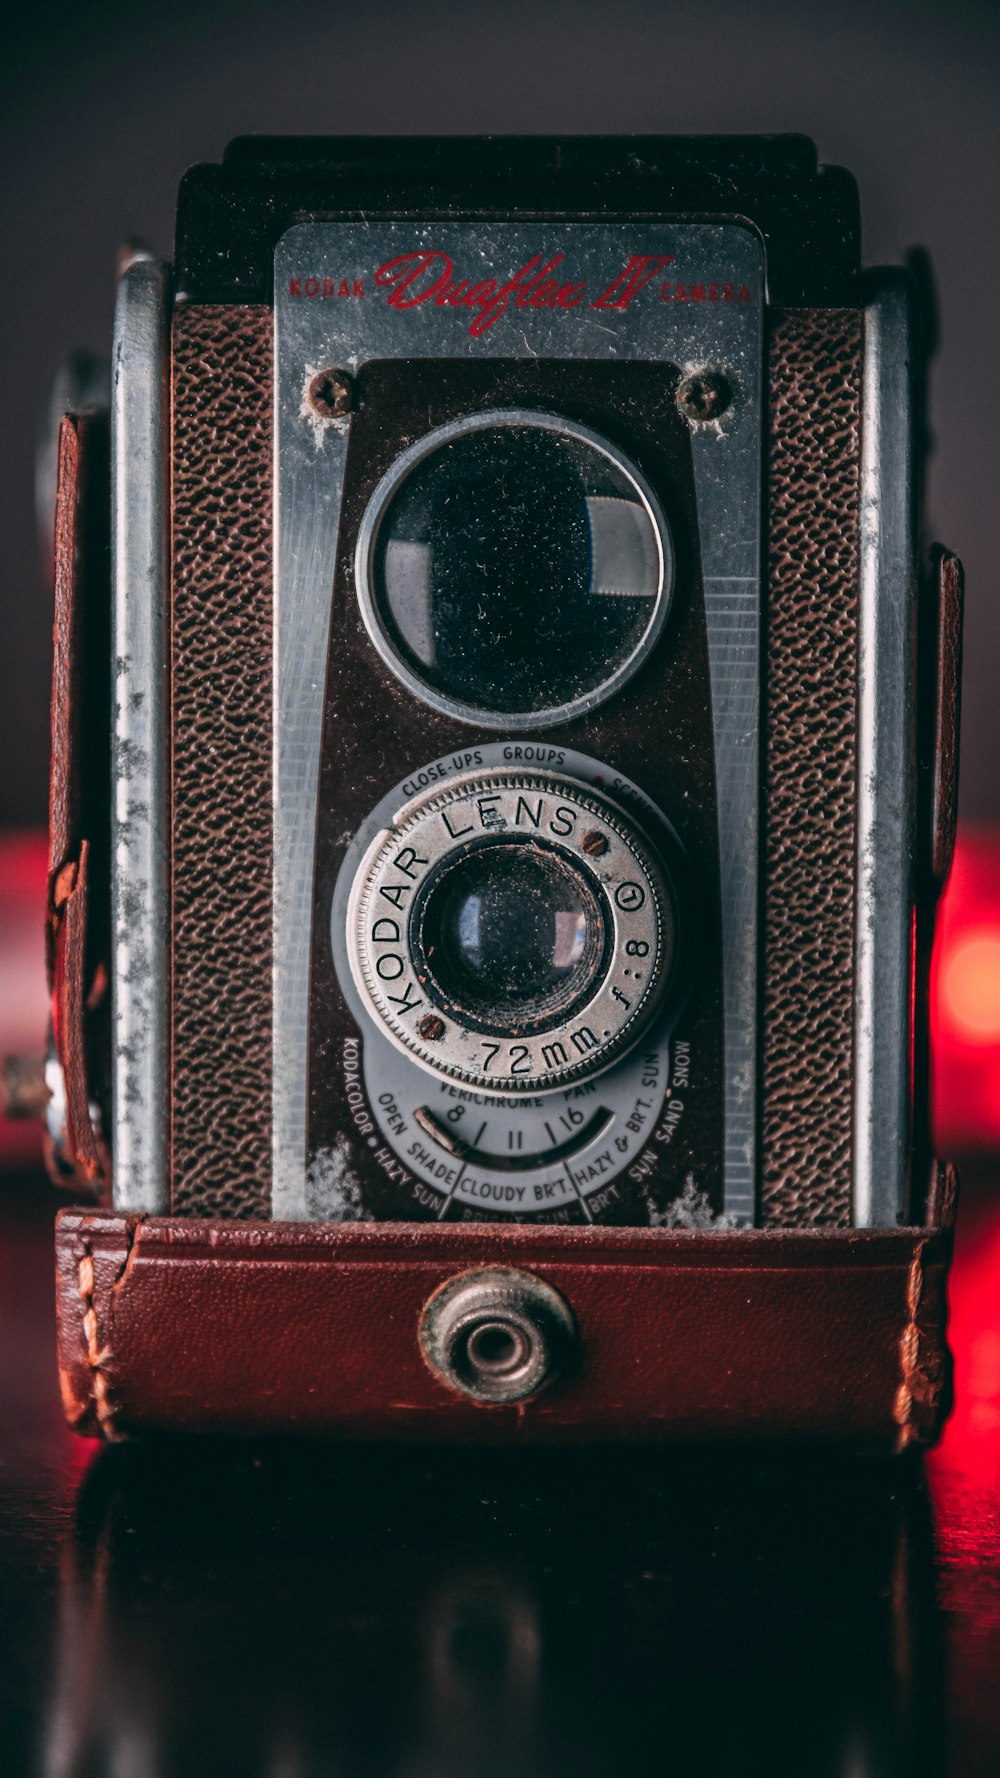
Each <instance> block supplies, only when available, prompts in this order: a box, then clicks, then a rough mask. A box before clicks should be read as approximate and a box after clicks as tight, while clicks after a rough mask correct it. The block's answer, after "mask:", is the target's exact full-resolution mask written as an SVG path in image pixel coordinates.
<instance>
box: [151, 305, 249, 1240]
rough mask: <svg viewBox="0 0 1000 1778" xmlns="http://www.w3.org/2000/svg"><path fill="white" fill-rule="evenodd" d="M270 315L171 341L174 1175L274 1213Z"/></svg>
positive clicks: (196, 315)
mask: <svg viewBox="0 0 1000 1778" xmlns="http://www.w3.org/2000/svg"><path fill="white" fill-rule="evenodd" d="M271 341H272V316H271V312H270V310H269V309H265V308H230V307H219V308H215V307H197V306H191V307H187V308H184V307H182V308H180V309H178V311H177V314H176V318H175V320H174V328H173V475H174V479H173V515H172V519H173V586H172V595H171V614H170V618H171V623H170V629H171V638H170V655H171V658H170V671H171V689H170V708H171V737H170V740H171V803H172V807H171V910H170V930H171V949H172V971H171V1007H172V1026H171V1033H172V1037H171V1049H172V1056H171V1087H172V1102H171V1173H172V1181H173V1188H172V1202H173V1207H174V1209H175V1210H176V1211H178V1212H181V1213H183V1214H187V1215H196V1216H268V1215H269V1214H270V1171H271V1152H270V1126H271V1116H270V1105H271V979H270V978H271V831H272V823H271V484H272V470H271V440H272V417H271V416H272V392H271V352H272V345H271Z"/></svg>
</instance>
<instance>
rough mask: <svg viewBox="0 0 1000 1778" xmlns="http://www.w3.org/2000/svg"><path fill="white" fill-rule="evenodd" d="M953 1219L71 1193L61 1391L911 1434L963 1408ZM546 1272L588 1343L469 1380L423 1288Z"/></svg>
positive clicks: (422, 1418) (92, 1418)
mask: <svg viewBox="0 0 1000 1778" xmlns="http://www.w3.org/2000/svg"><path fill="white" fill-rule="evenodd" d="M949 1249H950V1237H949V1235H948V1232H947V1231H945V1230H920V1229H897V1230H892V1231H877V1232H876V1231H859V1230H845V1231H838V1230H825V1231H817V1230H792V1231H790V1230H750V1231H745V1230H744V1231H739V1232H725V1231H722V1232H713V1233H710V1234H704V1233H694V1232H691V1231H677V1230H645V1231H642V1232H639V1231H636V1230H631V1229H599V1228H592V1229H558V1230H551V1229H539V1228H529V1227H524V1226H516V1225H515V1226H514V1227H511V1228H504V1229H500V1228H496V1227H493V1226H484V1225H481V1224H480V1225H475V1224H470V1225H465V1226H462V1227H459V1226H451V1227H448V1226H446V1225H443V1224H429V1225H428V1224H425V1225H422V1226H419V1227H418V1226H414V1225H409V1224H403V1223H354V1224H346V1225H345V1224H334V1223H325V1224H324V1223H314V1224H303V1223H271V1224H269V1225H267V1226H263V1225H255V1226H253V1227H251V1226H248V1225H245V1224H239V1223H233V1222H228V1223H223V1222H215V1223H203V1222H198V1221H194V1220H192V1219H191V1218H187V1219H173V1220H169V1219H164V1220H153V1219H145V1218H142V1217H128V1216H121V1215H118V1216H112V1215H108V1214H103V1213H100V1212H95V1213H93V1214H91V1215H85V1214H83V1213H81V1212H79V1211H64V1212H63V1214H62V1216H61V1218H60V1222H59V1231H58V1282H57V1288H58V1294H59V1310H60V1325H59V1357H60V1371H61V1377H62V1387H63V1399H64V1404H65V1407H66V1412H67V1414H68V1416H69V1419H70V1421H71V1423H72V1424H74V1425H75V1426H76V1427H77V1428H78V1429H79V1430H80V1431H85V1432H102V1433H104V1434H105V1436H108V1437H112V1438H114V1437H121V1436H127V1435H128V1434H129V1433H131V1432H134V1431H136V1430H138V1429H140V1428H143V1427H148V1428H156V1429H160V1430H185V1431H204V1430H208V1429H212V1430H216V1431H220V1430H221V1431H227V1432H240V1433H249V1432H268V1431H277V1430H284V1431H288V1430H292V1431H296V1432H299V1433H306V1434H313V1435H316V1434H327V1435H329V1434H337V1435H340V1436H347V1437H355V1438H367V1437H390V1438H396V1439H439V1440H451V1441H464V1442H468V1441H480V1442H497V1441H498V1442H501V1443H507V1442H514V1443H521V1444H535V1443H545V1442H570V1441H573V1440H582V1439H595V1438H599V1439H601V1440H604V1441H615V1442H622V1441H636V1440H639V1441H643V1442H651V1441H672V1440H690V1439H718V1440H730V1441H732V1440H740V1439H748V1438H761V1437H766V1438H769V1439H785V1440H798V1441H801V1440H805V1441H811V1442H822V1443H831V1442H838V1443H846V1444H853V1445H856V1446H858V1447H861V1448H866V1449H881V1450H900V1449H904V1448H905V1447H906V1446H908V1445H911V1444H914V1445H919V1444H924V1443H927V1442H929V1441H930V1440H931V1439H933V1437H934V1436H935V1434H936V1432H937V1430H938V1428H939V1426H940V1423H941V1418H942V1415H943V1413H944V1411H945V1410H946V1408H947V1405H948V1395H949V1378H950V1367H949V1361H948V1356H947V1349H946V1347H945V1344H944V1321H945V1273H946V1267H947V1258H948V1253H949ZM498 1262H499V1263H501V1264H506V1265H514V1266H523V1267H525V1268H526V1269H527V1270H529V1271H531V1272H533V1273H537V1274H538V1275H539V1276H540V1277H542V1278H544V1279H546V1280H547V1281H548V1282H549V1283H550V1284H552V1285H554V1286H555V1288H556V1289H557V1290H559V1291H560V1292H562V1294H563V1296H564V1297H565V1298H566V1300H567V1301H568V1302H569V1304H570V1306H571V1308H572V1310H573V1314H574V1316H575V1318H576V1323H577V1326H578V1329H579V1337H580V1344H579V1352H578V1356H577V1359H576V1362H575V1364H574V1365H573V1366H572V1367H571V1368H570V1369H569V1370H568V1371H567V1373H566V1375H565V1376H564V1377H563V1378H561V1379H560V1380H559V1382H558V1383H556V1384H555V1385H554V1386H553V1387H552V1388H551V1389H550V1390H548V1391H546V1392H545V1393H543V1394H541V1395H539V1396H537V1397H536V1398H535V1399H533V1400H531V1401H528V1402H524V1403H519V1404H517V1405H515V1406H504V1407H497V1406H483V1405H481V1404H478V1403H475V1402H470V1401H469V1400H467V1399H466V1398H465V1397H463V1396H460V1395H458V1394H456V1393H454V1392H453V1391H452V1390H451V1389H449V1388H448V1387H447V1386H446V1385H445V1384H443V1383H442V1382H440V1381H439V1380H438V1379H437V1378H436V1377H435V1376H434V1375H432V1373H431V1372H430V1371H429V1370H428V1368H427V1366H426V1364H425V1363H424V1361H423V1358H422V1356H421V1352H420V1345H419V1340H418V1331H417V1330H418V1323H419V1318H420V1312H421V1309H422V1307H423V1304H424V1303H425V1302H426V1301H427V1298H428V1297H429V1296H430V1295H431V1293H432V1292H433V1291H434V1290H435V1289H437V1287H438V1286H439V1285H440V1284H441V1283H442V1282H443V1281H444V1280H445V1279H447V1278H449V1277H452V1276H453V1275H454V1274H455V1273H459V1272H462V1271H464V1270H467V1269H469V1268H472V1267H475V1266H479V1265H483V1264H496V1263H498Z"/></svg>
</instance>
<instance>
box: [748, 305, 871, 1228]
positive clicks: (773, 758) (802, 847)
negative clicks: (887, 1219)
mask: <svg viewBox="0 0 1000 1778" xmlns="http://www.w3.org/2000/svg"><path fill="white" fill-rule="evenodd" d="M861 334H862V316H861V312H860V311H858V310H853V309H844V310H807V309H802V310H788V311H786V312H784V313H778V314H777V315H775V316H774V317H773V318H772V325H771V336H770V404H771V405H770V429H769V445H768V477H769V487H768V542H767V593H766V606H765V612H766V624H767V653H766V658H767V673H766V685H765V705H766V714H765V724H766V729H765V736H766V739H765V748H766V752H765V758H766V781H765V810H766V813H765V846H764V877H765V887H764V906H765V923H764V949H763V1124H762V1135H763V1141H762V1169H761V1215H762V1220H763V1222H764V1223H765V1224H782V1225H784V1226H796V1225H797V1226H801V1225H803V1224H807V1225H811V1226H814V1227H824V1226H825V1227H830V1226H846V1225H847V1223H848V1222H849V1221H850V1161H851V1152H850V1150H851V1074H852V1056H853V1031H852V1023H853V982H854V878H855V868H854V848H855V804H856V791H855V772H856V768H857V710H856V703H857V699H856V660H857V596H858V515H859V473H860V402H861V345H862V338H861Z"/></svg>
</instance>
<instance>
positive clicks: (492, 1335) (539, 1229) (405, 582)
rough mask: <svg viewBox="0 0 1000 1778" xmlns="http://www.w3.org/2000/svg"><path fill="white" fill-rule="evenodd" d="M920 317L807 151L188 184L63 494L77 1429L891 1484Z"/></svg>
mask: <svg viewBox="0 0 1000 1778" xmlns="http://www.w3.org/2000/svg"><path fill="white" fill-rule="evenodd" d="M927 307H928V305H927V302H926V300H925V296H924V292H923V287H922V283H921V281H920V279H918V278H916V277H915V276H914V275H913V274H911V273H910V272H904V271H901V270H899V271H896V270H888V271H879V272H874V273H863V272H862V269H861V263H860V250H859V230H858V211H857V197H856V192H855V187H854V184H853V181H852V180H851V178H850V177H849V175H848V174H846V173H845V172H843V171H842V170H840V169H838V168H818V167H817V164H816V158H815V153H814V151H813V149H812V147H811V146H810V144H808V143H807V142H806V141H804V140H802V139H800V138H796V137H787V138H786V137H775V138H760V139H751V138H746V139H744V138H731V139H715V138H705V139H694V138H664V139H639V138H635V139H617V138H608V139H596V140H585V139H579V140H562V141H554V140H553V141H549V140H532V139H517V140H511V141H503V140H486V139H484V140H444V139H441V140H431V139H428V140H415V139H414V140H377V139H372V140H361V139H345V140H329V141H328V140H315V141H310V140H304V141H294V140H292V141H269V140H266V139H260V140H247V141H240V142H236V143H234V144H233V146H232V147H231V148H230V149H229V150H228V151H227V153H226V155H225V157H224V160H223V162H222V164H221V166H204V167H196V168H195V169H194V170H193V171H192V172H190V173H189V174H188V175H187V177H186V178H185V180H184V182H183V185H182V188H181V197H180V210H179V218H178V234H177V250H176V258H175V262H174V264H173V266H172V267H167V266H164V265H161V264H159V263H157V262H155V261H154V260H153V259H152V258H150V257H149V256H148V255H146V254H144V253H139V252H135V253H133V254H132V255H131V256H130V258H129V263H128V264H127V266H126V269H125V271H124V274H123V276H122V279H121V286H120V291H119V296H118V305H117V311H116V319H115V334H114V353H113V368H112V398H111V412H110V438H109V437H108V429H107V425H106V421H105V417H104V416H103V415H102V414H101V413H99V412H95V411H90V412H84V413H81V414H79V415H76V416H70V417H68V418H67V419H66V421H65V422H64V424H63V430H62V435H61V444H60V477H59V490H58V500H57V560H56V580H57V586H56V598H57V612H56V624H57V628H56V641H57V647H56V670H55V692H54V700H55V707H54V716H53V734H54V742H55V749H54V752H55V758H54V786H53V803H52V811H53V828H52V859H51V864H52V876H51V882H50V903H49V952H50V966H51V979H52V987H53V1044H52V1050H51V1054H50V1058H49V1063H48V1070H47V1080H48V1085H49V1091H50V1094H51V1096H50V1098H49V1103H48V1120H49V1130H50V1135H49V1145H50V1151H51V1160H52V1166H53V1168H54V1169H55V1170H56V1172H57V1174H59V1175H60V1176H62V1177H64V1178H67V1179H68V1180H69V1181H70V1182H71V1183H73V1184H75V1185H77V1186H80V1185H86V1186H88V1187H89V1188H90V1190H91V1192H92V1194H93V1195H94V1197H95V1198H96V1200H97V1204H96V1207H93V1208H89V1209H86V1210H83V1209H78V1208H77V1209H72V1210H67V1211H65V1212H64V1213H63V1215H62V1217H61V1219H60V1224H59V1233H58V1246H59V1267H60V1356H61V1365H62V1372H63V1386H64V1394H65V1400H66V1405H67V1411H68V1413H69V1415H70V1418H71V1419H72V1420H73V1422H74V1423H75V1424H77V1425H78V1426H80V1428H81V1429H82V1430H88V1431H95V1430H101V1431H103V1432H104V1433H105V1434H107V1435H108V1436H122V1435H125V1434H127V1433H129V1432H132V1431H135V1430H137V1429H139V1428H142V1427H157V1428H170V1427H184V1428H202V1427H213V1428H223V1429H231V1430H262V1429H263V1430H266V1429H271V1428H274V1429H287V1428H293V1429H300V1430H303V1431H310V1432H316V1431H322V1432H332V1433H344V1434H350V1435H353V1436H361V1435H378V1436H399V1437H408V1438H415V1437H419V1438H424V1437H435V1438H453V1439H466V1440H470V1439H501V1440H503V1439H509V1440H520V1441H532V1440H536V1441H541V1440H548V1441H554V1440H566V1439H582V1438H590V1439H603V1440H609V1439H610V1440H622V1439H649V1438H658V1439H681V1438H684V1439H690V1438H695V1437H713V1438H736V1437H747V1436H751V1435H753V1436H762V1437H768V1438H801V1439H826V1440H841V1441H848V1442H851V1443H854V1444H856V1445H861V1446H872V1447H882V1448H886V1447H895V1448H903V1447H905V1446H907V1445H909V1444H913V1443H917V1444H919V1443H925V1442H927V1441H928V1440H929V1439H931V1438H932V1437H933V1436H934V1434H935V1432H936V1430H937V1428H938V1426H939V1424H940V1420H941V1417H942V1414H943V1411H944V1409H945V1407H946V1400H947V1393H948V1370H947V1360H946V1352H945V1348H944V1343H943V1319H944V1287H945V1271H946V1264H947V1257H948V1249H949V1238H950V1237H949V1229H950V1220H951V1214H952V1205H953V1197H954V1191H953V1181H952V1176H951V1174H950V1171H949V1170H948V1169H946V1168H943V1167H941V1166H939V1165H938V1164H937V1163H936V1162H935V1160H934V1159H933V1157H932V1153H931V1146H930V1139H929V1135H928V1128H927V1099H928V1095H927V1072H928V1060H927V1032H926V1007H927V971H928V961H929V952H930V941H931V930H932V923H933V913H934V903H935V899H936V896H937V893H938V891H939V889H940V886H941V883H942V882H943V880H944V877H945V875H946V874H947V869H948V864H949V859H950V851H951V843H952V830H953V822H954V801H955V782H956V728H957V693H958V646H959V631H960V601H961V573H960V569H959V566H958V564H957V562H956V561H955V559H954V558H953V557H952V556H950V555H948V554H947V553H946V552H944V551H942V550H940V549H935V550H929V549H928V548H927V547H926V544H925V540H924V536H923V532H922V530H921V525H920V499H919V497H920V491H921V468H922V457H923V453H924V430H923V427H924V420H923V380H924V379H923V373H924V366H925V363H926V358H927V353H928V349H929V344H930V342H929V339H928V318H927Z"/></svg>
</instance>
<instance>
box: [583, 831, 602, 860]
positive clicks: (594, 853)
mask: <svg viewBox="0 0 1000 1778" xmlns="http://www.w3.org/2000/svg"><path fill="white" fill-rule="evenodd" d="M607 849H608V842H607V840H606V838H605V836H604V834H603V833H598V831H597V829H596V828H592V829H591V831H590V833H585V834H584V836H583V839H582V840H581V841H580V850H581V852H586V854H587V857H588V858H603V857H604V854H605V852H606V851H607Z"/></svg>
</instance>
